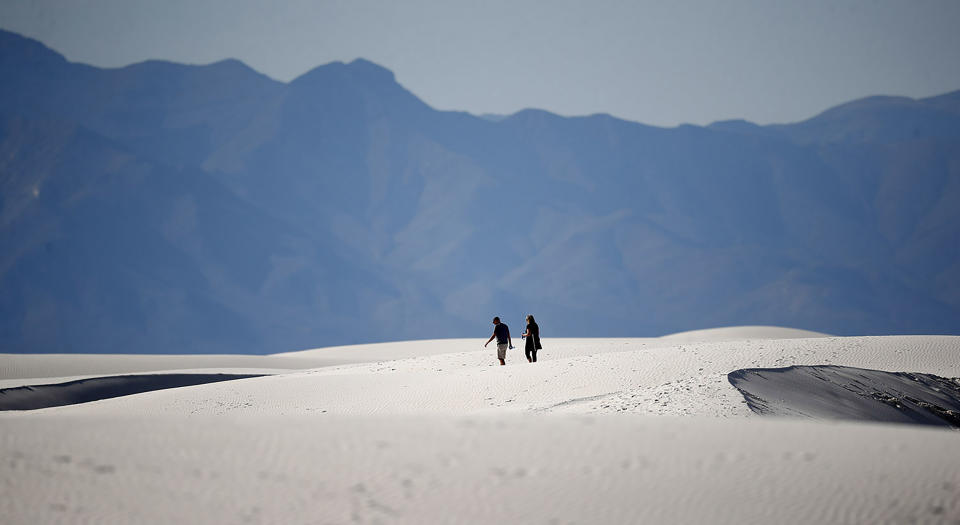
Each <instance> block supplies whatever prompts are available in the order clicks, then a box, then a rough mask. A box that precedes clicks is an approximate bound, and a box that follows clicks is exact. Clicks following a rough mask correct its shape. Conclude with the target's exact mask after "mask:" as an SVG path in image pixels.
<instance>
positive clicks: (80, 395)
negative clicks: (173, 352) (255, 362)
mask: <svg viewBox="0 0 960 525" xmlns="http://www.w3.org/2000/svg"><path fill="white" fill-rule="evenodd" d="M250 377H261V374H151V375H126V376H111V377H94V378H89V379H80V380H77V381H69V382H66V383H59V384H52V385H35V386H21V387H15V388H4V389H0V410H34V409H38V408H49V407H59V406H65V405H75V404H77V403H88V402H90V401H97V400H100V399H110V398H112V397H120V396H129V395H132V394H140V393H142V392H150V391H153V390H163V389H166V388H179V387H184V386H192V385H202V384H205V383H216V382H219V381H230V380H232V379H247V378H250Z"/></svg>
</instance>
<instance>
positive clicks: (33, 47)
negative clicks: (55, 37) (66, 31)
mask: <svg viewBox="0 0 960 525" xmlns="http://www.w3.org/2000/svg"><path fill="white" fill-rule="evenodd" d="M66 61H67V59H66V58H64V57H63V55H61V54H60V53H57V52H56V51H54V50H52V49H50V48H49V47H47V46H46V45H44V44H43V43H42V42H40V41H38V40H34V39H32V38H29V37H26V36H23V35H21V34H19V33H14V32H12V31H5V30H3V29H0V64H21V65H22V64H42V63H48V64H62V63H65V62H66Z"/></svg>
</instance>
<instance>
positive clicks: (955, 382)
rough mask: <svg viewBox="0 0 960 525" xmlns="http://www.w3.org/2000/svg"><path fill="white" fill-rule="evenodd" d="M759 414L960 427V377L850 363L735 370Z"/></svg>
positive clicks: (733, 377) (736, 379)
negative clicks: (949, 377) (887, 369)
mask: <svg viewBox="0 0 960 525" xmlns="http://www.w3.org/2000/svg"><path fill="white" fill-rule="evenodd" d="M728 379H729V380H730V383H731V384H732V385H733V386H735V387H736V388H737V389H738V390H739V391H740V393H742V394H743V397H744V398H746V400H747V404H748V406H749V407H750V409H751V410H753V411H754V412H756V413H758V414H765V415H779V416H800V417H809V418H814V419H852V420H863V421H884V422H893V423H912V424H920V425H944V426H950V427H954V428H960V379H947V378H943V377H940V376H936V375H933V374H919V373H908V372H884V371H881V370H867V369H863V368H853V367H847V366H790V367H786V368H753V369H743V370H736V371H734V372H731V373H730V374H729V375H728Z"/></svg>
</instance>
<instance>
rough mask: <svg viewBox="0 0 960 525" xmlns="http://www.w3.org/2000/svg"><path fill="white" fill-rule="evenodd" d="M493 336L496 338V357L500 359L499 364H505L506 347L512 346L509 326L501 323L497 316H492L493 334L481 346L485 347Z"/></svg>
mask: <svg viewBox="0 0 960 525" xmlns="http://www.w3.org/2000/svg"><path fill="white" fill-rule="evenodd" d="M494 337H496V338H497V359H499V360H500V364H501V365H505V364H507V361H506V359H507V347H510V346H513V340H512V339H510V327H508V326H507V325H506V324H504V323H501V322H500V318H499V317H494V318H493V335H491V336H490V339H487V342H486V343H483V347H484V348H486V347H487V345H488V344H490V341H493V338H494Z"/></svg>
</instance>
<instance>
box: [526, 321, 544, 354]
mask: <svg viewBox="0 0 960 525" xmlns="http://www.w3.org/2000/svg"><path fill="white" fill-rule="evenodd" d="M542 348H543V347H542V346H540V327H539V326H537V323H530V324H528V325H527V341H526V344H525V345H524V347H523V350H524V353H525V354H527V359H530V360H532V361H536V360H537V350H540V349H542Z"/></svg>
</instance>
